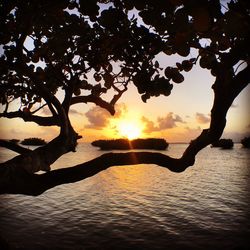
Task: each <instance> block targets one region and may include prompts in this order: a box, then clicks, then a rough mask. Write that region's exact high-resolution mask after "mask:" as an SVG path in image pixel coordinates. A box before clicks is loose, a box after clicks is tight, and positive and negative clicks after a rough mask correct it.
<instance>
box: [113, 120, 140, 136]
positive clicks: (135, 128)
mask: <svg viewBox="0 0 250 250" xmlns="http://www.w3.org/2000/svg"><path fill="white" fill-rule="evenodd" d="M117 129H118V133H119V135H120V136H122V137H126V138H128V139H129V140H133V139H136V138H139V137H140V136H141V135H142V126H141V125H140V124H139V123H136V122H132V121H126V120H123V121H120V122H119V123H118V124H117Z"/></svg>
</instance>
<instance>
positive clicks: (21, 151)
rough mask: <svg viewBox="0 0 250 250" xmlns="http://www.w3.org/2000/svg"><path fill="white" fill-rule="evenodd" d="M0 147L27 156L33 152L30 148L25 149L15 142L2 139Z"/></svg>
mask: <svg viewBox="0 0 250 250" xmlns="http://www.w3.org/2000/svg"><path fill="white" fill-rule="evenodd" d="M0 147H4V148H8V149H10V150H12V151H14V152H16V153H19V154H26V153H30V152H31V151H32V150H30V149H28V148H24V147H22V146H20V145H18V144H16V143H14V142H11V141H7V140H2V139H0Z"/></svg>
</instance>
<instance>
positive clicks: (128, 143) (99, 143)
mask: <svg viewBox="0 0 250 250" xmlns="http://www.w3.org/2000/svg"><path fill="white" fill-rule="evenodd" d="M91 145H92V146H94V147H100V149H101V150H113V149H118V150H119V149H120V150H129V149H154V150H165V149H167V148H168V145H169V143H168V142H166V140H165V139H162V138H146V139H141V138H139V139H134V140H128V139H111V140H96V141H93V142H92V143H91Z"/></svg>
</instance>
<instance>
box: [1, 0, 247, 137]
mask: <svg viewBox="0 0 250 250" xmlns="http://www.w3.org/2000/svg"><path fill="white" fill-rule="evenodd" d="M226 2H227V1H226ZM130 14H131V15H132V14H136V13H134V12H133V11H132V12H131V13H130ZM29 46H30V45H29ZM194 56H195V54H194V52H192V51H191V53H190V55H189V58H191V57H194ZM157 60H158V61H159V62H160V65H161V66H162V67H163V68H165V67H167V66H175V63H176V61H179V62H181V61H182V60H184V58H183V57H181V56H176V55H175V56H172V57H167V56H164V55H163V54H159V55H158V57H157ZM184 76H185V81H184V82H183V83H180V84H174V88H173V90H172V93H171V95H170V96H167V97H166V96H160V97H152V98H150V99H149V100H148V101H147V103H143V102H142V100H141V98H140V95H139V94H138V93H137V90H136V88H135V86H134V85H133V84H132V83H131V84H130V85H129V88H128V91H127V92H126V93H125V94H124V95H123V96H122V98H121V99H120V100H119V102H118V103H117V105H116V114H115V115H114V116H113V117H112V116H111V115H110V114H109V113H108V112H107V111H106V110H104V109H102V108H99V107H96V106H94V105H93V104H77V105H74V106H72V107H71V110H70V118H71V122H72V124H73V127H74V128H75V130H76V131H77V132H78V133H79V134H81V135H82V136H83V139H82V140H83V141H88V142H90V141H93V140H96V139H107V138H108V139H110V138H120V137H130V138H131V139H132V138H135V137H143V138H148V137H158V138H165V139H166V140H167V141H168V142H189V141H190V140H192V139H194V138H195V137H197V136H198V135H199V134H200V133H201V131H202V129H204V128H208V127H209V122H210V110H211V108H212V104H213V91H212V89H211V86H212V84H213V82H214V77H213V76H211V74H210V72H209V71H208V70H206V69H202V68H200V67H199V66H194V67H193V69H192V70H191V71H190V72H187V73H184ZM249 95H250V86H248V87H247V88H246V89H245V90H243V91H242V93H240V95H239V96H238V97H237V98H236V99H235V101H234V103H233V105H232V106H231V108H230V109H229V111H228V115H227V125H226V128H225V131H224V134H223V136H222V137H223V138H232V139H233V140H234V141H240V140H241V139H242V138H243V137H245V136H249V135H250V116H249V107H250V99H249V98H248V97H249ZM59 98H61V96H60V94H59ZM18 105H19V104H18V103H15V104H14V106H15V107H14V106H13V108H17V107H18ZM0 109H1V110H2V109H3V107H2V106H1V104H0ZM40 115H45V116H46V115H49V113H48V110H46V109H45V110H43V111H42V112H40ZM0 128H1V129H0V138H3V139H13V138H16V139H21V140H22V139H24V138H27V137H40V138H43V139H45V140H47V141H49V140H51V139H52V138H54V137H55V136H57V135H58V132H59V129H58V128H57V127H39V126H38V125H36V124H34V123H25V122H23V121H22V120H21V119H6V118H0Z"/></svg>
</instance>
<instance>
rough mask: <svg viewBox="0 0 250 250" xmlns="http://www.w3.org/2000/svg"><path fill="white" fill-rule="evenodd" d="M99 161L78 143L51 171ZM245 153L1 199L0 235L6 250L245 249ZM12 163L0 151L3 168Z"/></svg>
mask: <svg viewBox="0 0 250 250" xmlns="http://www.w3.org/2000/svg"><path fill="white" fill-rule="evenodd" d="M186 146H187V145H184V144H170V146H169V148H168V150H166V151H161V152H163V153H165V154H168V155H171V156H175V157H178V156H180V155H181V154H182V152H183V151H184V149H185V148H186ZM103 153H104V152H103V151H100V150H98V149H97V148H94V147H92V146H91V145H90V144H86V143H82V144H79V146H78V151H77V152H76V153H69V154H67V155H65V156H63V157H62V158H61V159H60V160H58V161H57V162H56V163H55V164H54V165H53V168H54V169H55V168H62V167H69V166H73V165H76V164H79V163H82V162H84V161H86V160H90V159H92V158H94V157H96V156H99V155H101V154H103ZM249 153H250V150H249V149H244V148H242V147H241V145H240V144H235V147H234V149H232V150H222V149H219V148H210V147H207V148H205V149H204V150H202V151H201V152H200V153H199V154H198V155H197V160H196V163H195V165H194V166H193V167H190V168H188V169H187V170H186V171H185V172H183V173H172V172H170V171H169V170H168V169H165V168H161V167H159V166H155V165H134V166H118V167H112V168H109V169H107V170H105V171H102V172H100V173H99V174H97V175H95V176H93V177H91V178H88V179H85V180H83V181H80V182H77V183H74V184H67V185H61V186H58V187H55V188H53V189H51V190H48V191H47V192H45V193H44V194H42V195H40V196H38V197H29V196H25V195H1V196H0V235H1V237H2V238H4V239H5V240H6V241H8V243H9V244H10V245H11V247H12V248H11V249H32V250H36V249H235V250H241V249H249V246H250V154H249ZM12 155H14V153H12V152H10V151H7V150H5V149H2V148H0V156H1V161H4V160H6V159H7V158H9V157H11V156H12Z"/></svg>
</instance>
